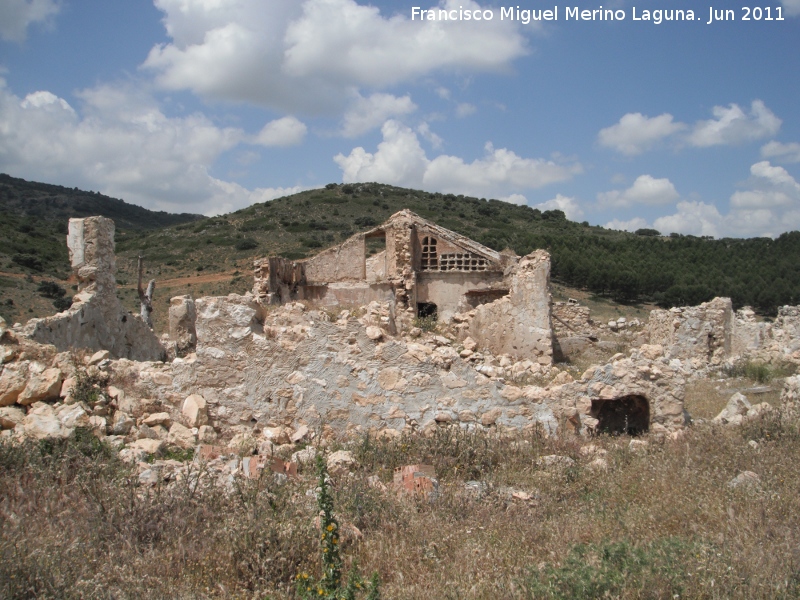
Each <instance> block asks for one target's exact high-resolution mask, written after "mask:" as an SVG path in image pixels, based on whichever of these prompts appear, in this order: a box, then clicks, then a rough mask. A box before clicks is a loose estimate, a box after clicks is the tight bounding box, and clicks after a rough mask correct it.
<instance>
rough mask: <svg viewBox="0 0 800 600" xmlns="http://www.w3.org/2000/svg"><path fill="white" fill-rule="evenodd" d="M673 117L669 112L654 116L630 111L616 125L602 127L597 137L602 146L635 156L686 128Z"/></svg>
mask: <svg viewBox="0 0 800 600" xmlns="http://www.w3.org/2000/svg"><path fill="white" fill-rule="evenodd" d="M672 119H673V117H672V115H670V114H667V113H664V114H663V115H659V116H657V117H652V118H651V117H647V116H645V115H643V114H642V113H628V114H626V115H624V116H623V117H622V118H621V119H620V120H619V123H617V124H616V125H612V126H611V127H606V128H605V129H601V130H600V133H599V134H598V136H597V138H598V141H599V142H600V144H601V145H602V146H606V147H607V148H612V149H614V150H616V151H617V152H620V153H622V154H626V155H628V156H634V155H636V154H641V153H642V152H644V151H645V150H649V149H650V148H651V147H653V146H654V145H655V144H656V143H657V142H659V141H660V140H662V139H664V138H666V137H669V136H671V135H673V134H674V133H677V132H678V131H680V130H682V129H685V128H686V125H684V124H683V123H675V122H673V120H672Z"/></svg>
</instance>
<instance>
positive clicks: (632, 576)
mask: <svg viewBox="0 0 800 600" xmlns="http://www.w3.org/2000/svg"><path fill="white" fill-rule="evenodd" d="M698 554H699V552H698V549H697V548H695V547H694V544H692V543H690V542H687V541H686V540H683V539H680V538H666V539H663V540H655V541H652V542H650V543H648V544H644V545H641V546H635V545H633V544H631V543H630V542H628V541H621V542H617V543H608V544H601V545H597V544H579V545H577V546H574V547H573V548H572V549H571V550H570V553H569V556H568V557H567V559H566V560H565V561H564V563H563V564H562V565H561V566H558V567H554V566H547V567H545V569H544V570H543V571H541V572H534V573H532V574H531V575H530V576H529V577H528V579H527V580H526V581H525V582H524V583H523V587H524V588H525V589H526V591H527V592H528V596H529V597H532V598H553V599H561V598H564V599H568V598H615V597H618V596H620V595H622V594H623V593H624V592H626V591H630V590H632V589H642V590H648V593H649V595H650V596H651V597H665V596H672V597H679V596H680V595H681V594H683V591H684V589H683V588H684V583H685V582H686V580H687V578H689V577H691V572H690V566H691V565H689V564H688V558H687V557H693V556H696V555H698Z"/></svg>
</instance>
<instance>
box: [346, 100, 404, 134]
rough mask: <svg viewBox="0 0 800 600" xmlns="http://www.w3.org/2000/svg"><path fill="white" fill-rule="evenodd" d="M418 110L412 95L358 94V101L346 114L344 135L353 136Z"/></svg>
mask: <svg viewBox="0 0 800 600" xmlns="http://www.w3.org/2000/svg"><path fill="white" fill-rule="evenodd" d="M415 110H417V105H416V104H414V103H413V102H412V101H411V96H409V95H407V94H406V95H405V96H403V97H401V98H398V97H397V96H393V95H392V94H372V95H371V96H369V97H368V98H364V97H363V96H362V95H361V94H358V98H357V100H356V102H355V103H354V104H353V105H352V106H351V108H350V109H349V110H348V111H347V112H346V113H345V115H344V122H343V124H342V131H341V133H342V135H343V136H344V137H348V138H352V137H356V136H359V135H361V134H363V133H366V132H368V131H371V130H372V129H376V128H377V127H380V126H381V125H383V123H385V122H386V120H387V119H389V118H391V117H399V116H402V115H407V114H409V113H412V112H414V111H415Z"/></svg>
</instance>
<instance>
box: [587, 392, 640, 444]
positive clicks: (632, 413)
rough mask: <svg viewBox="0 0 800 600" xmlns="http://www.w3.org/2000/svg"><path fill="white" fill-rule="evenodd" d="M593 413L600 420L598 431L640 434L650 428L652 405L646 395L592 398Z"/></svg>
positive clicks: (615, 433)
mask: <svg viewBox="0 0 800 600" xmlns="http://www.w3.org/2000/svg"><path fill="white" fill-rule="evenodd" d="M591 415H592V416H593V417H594V418H595V419H597V420H598V421H600V422H599V423H598V424H597V432H598V433H608V434H610V435H622V434H627V435H640V434H642V433H645V432H646V431H648V430H649V429H650V405H649V404H648V402H647V398H645V397H644V396H637V395H631V396H622V397H621V398H615V399H614V400H592V412H591Z"/></svg>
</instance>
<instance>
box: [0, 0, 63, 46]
mask: <svg viewBox="0 0 800 600" xmlns="http://www.w3.org/2000/svg"><path fill="white" fill-rule="evenodd" d="M60 10H61V2H60V1H59V0H3V1H2V2H0V38H2V39H3V40H5V41H7V42H22V41H25V38H26V37H27V34H28V26H29V25H31V24H32V23H47V22H48V21H49V20H50V19H52V18H53V17H54V16H55V15H57V14H58V12H59V11H60Z"/></svg>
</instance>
